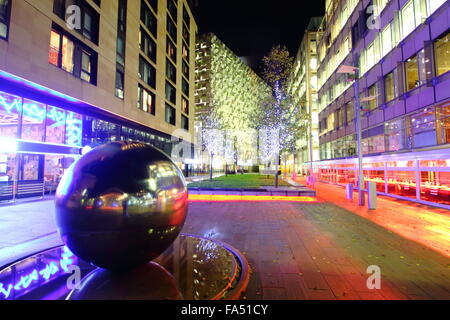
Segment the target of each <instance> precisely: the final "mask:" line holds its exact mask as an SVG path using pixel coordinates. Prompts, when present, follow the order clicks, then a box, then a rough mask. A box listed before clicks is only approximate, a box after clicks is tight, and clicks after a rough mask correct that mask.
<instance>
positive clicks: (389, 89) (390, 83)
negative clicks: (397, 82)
mask: <svg viewBox="0 0 450 320" xmlns="http://www.w3.org/2000/svg"><path fill="white" fill-rule="evenodd" d="M384 90H385V94H386V96H385V100H386V102H389V101H391V100H393V99H394V98H395V87H394V73H392V72H391V73H389V74H387V75H386V77H385V78H384Z"/></svg>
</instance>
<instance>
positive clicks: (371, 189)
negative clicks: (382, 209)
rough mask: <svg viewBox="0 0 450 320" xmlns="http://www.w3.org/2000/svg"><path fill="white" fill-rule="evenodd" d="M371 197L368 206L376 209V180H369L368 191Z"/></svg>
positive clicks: (368, 195)
mask: <svg viewBox="0 0 450 320" xmlns="http://www.w3.org/2000/svg"><path fill="white" fill-rule="evenodd" d="M367 197H368V198H369V201H368V202H369V203H368V208H369V210H375V209H376V208H377V183H376V182H374V181H370V182H369V190H368V192H367Z"/></svg>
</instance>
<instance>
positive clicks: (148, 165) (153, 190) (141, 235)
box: [55, 142, 188, 270]
mask: <svg viewBox="0 0 450 320" xmlns="http://www.w3.org/2000/svg"><path fill="white" fill-rule="evenodd" d="M187 198H188V193H187V188H186V181H185V179H184V176H183V174H182V173H181V171H180V169H179V168H178V167H177V166H176V165H175V164H174V163H173V162H172V161H171V160H170V158H169V157H168V156H167V155H165V154H164V153H163V152H161V151H159V150H158V149H156V148H154V147H152V146H150V145H147V144H144V143H138V142H113V143H109V144H106V145H103V146H100V147H98V148H95V149H93V150H91V151H90V152H88V153H87V154H85V155H84V156H82V157H81V158H80V159H79V160H78V161H76V162H75V163H74V164H73V165H72V166H71V167H70V168H69V169H68V170H67V172H66V173H65V174H64V177H63V178H62V180H61V182H60V184H59V186H58V189H57V191H56V199H55V206H56V210H55V215H56V223H57V226H58V231H59V233H60V235H61V237H62V239H63V241H64V243H65V244H66V245H67V246H68V247H69V249H70V250H71V251H72V252H73V253H74V254H75V255H77V256H78V257H80V258H81V259H83V260H85V261H87V262H90V263H92V264H93V265H95V266H98V267H101V268H105V269H110V270H126V269H132V268H134V267H137V266H139V265H140V264H144V263H147V262H148V261H150V260H152V259H154V258H156V257H158V256H159V255H160V254H161V253H162V252H163V251H164V250H166V249H167V248H168V247H169V246H170V245H171V244H172V242H173V241H174V240H175V239H176V238H177V236H178V234H179V233H180V231H181V228H182V227H183V224H184V222H185V219H186V213H187Z"/></svg>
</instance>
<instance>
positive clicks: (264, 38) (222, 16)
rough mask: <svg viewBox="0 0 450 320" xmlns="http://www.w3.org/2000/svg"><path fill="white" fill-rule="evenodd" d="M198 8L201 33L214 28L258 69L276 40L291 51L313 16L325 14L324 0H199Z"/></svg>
mask: <svg viewBox="0 0 450 320" xmlns="http://www.w3.org/2000/svg"><path fill="white" fill-rule="evenodd" d="M197 3H198V4H197V7H196V8H195V16H196V21H197V24H198V28H199V35H200V34H202V33H206V32H213V33H214V34H216V35H217V36H218V37H219V39H221V40H222V41H223V42H224V43H225V44H226V45H227V46H228V47H229V48H230V49H231V50H233V52H234V53H235V54H236V55H238V56H240V57H247V59H246V62H247V63H248V64H249V65H250V66H251V67H252V68H253V69H254V70H255V71H256V72H258V73H260V71H261V59H262V57H263V56H264V55H266V54H267V53H268V52H269V51H270V49H271V47H272V46H273V45H276V44H281V45H285V46H286V47H287V48H288V49H289V52H290V53H291V55H295V54H296V53H297V50H298V48H299V46H300V41H301V39H302V37H303V33H304V30H305V28H306V27H307V26H308V23H309V19H310V17H313V16H322V15H323V12H324V7H325V0H307V1H305V0H273V1H262V0H259V1H258V0H239V1H237V0H199V1H197Z"/></svg>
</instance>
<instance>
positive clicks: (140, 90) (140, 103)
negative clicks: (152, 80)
mask: <svg viewBox="0 0 450 320" xmlns="http://www.w3.org/2000/svg"><path fill="white" fill-rule="evenodd" d="M144 93H146V94H147V95H149V96H151V97H152V102H153V103H152V106H151V109H147V110H145V109H144V103H145V101H144ZM147 107H148V105H147ZM138 109H139V110H142V111H144V112H146V113H150V114H151V115H156V95H155V93H154V92H152V91H151V90H148V89H147V88H145V87H144V86H143V85H141V84H139V85H138Z"/></svg>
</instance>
